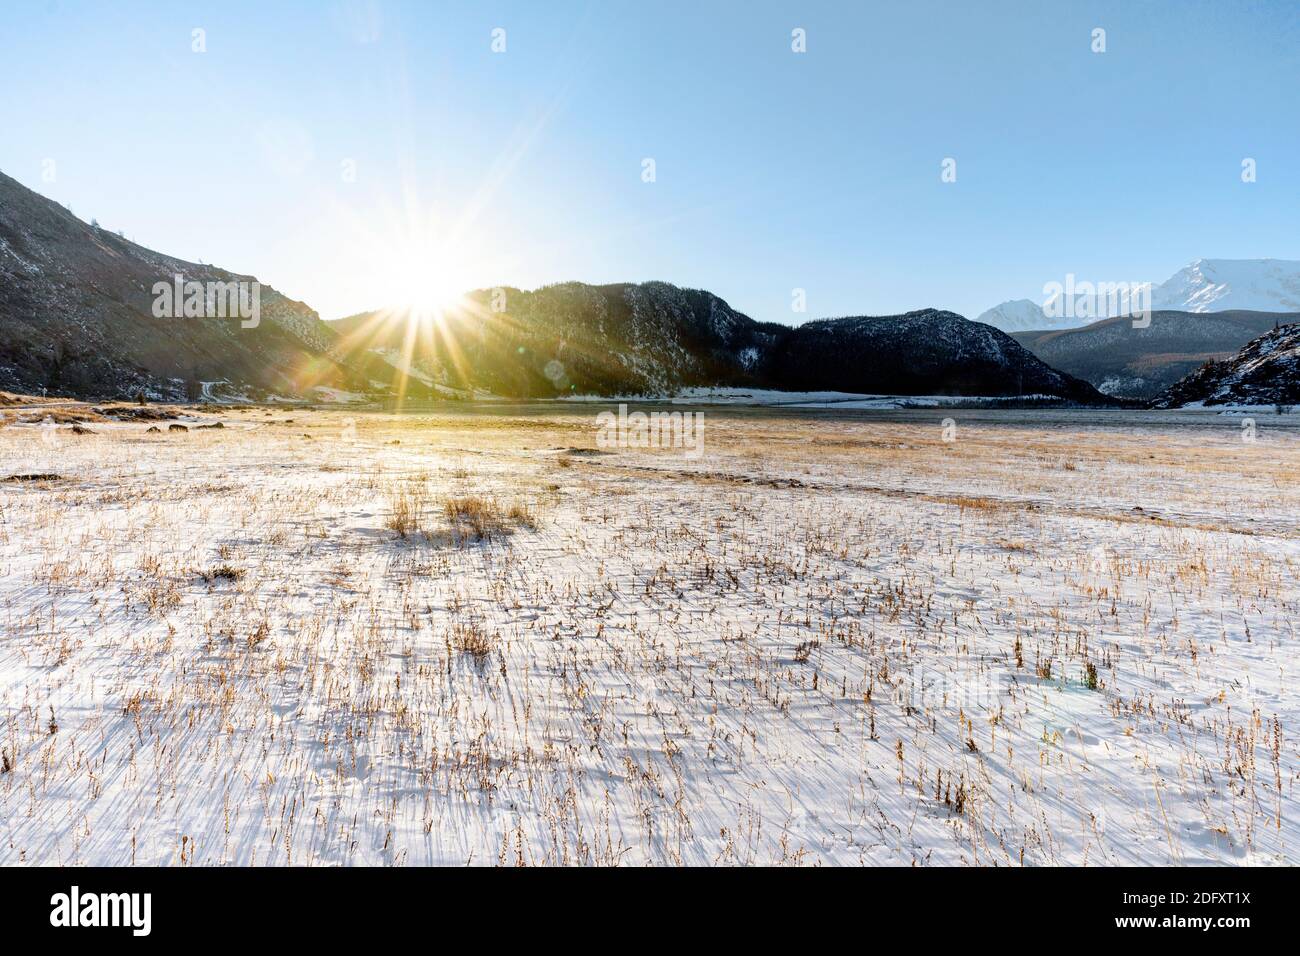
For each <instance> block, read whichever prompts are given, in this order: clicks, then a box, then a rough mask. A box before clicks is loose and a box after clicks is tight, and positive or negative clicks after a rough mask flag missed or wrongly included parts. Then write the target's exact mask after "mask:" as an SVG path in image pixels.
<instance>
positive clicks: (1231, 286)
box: [1151, 259, 1300, 312]
mask: <svg viewBox="0 0 1300 956" xmlns="http://www.w3.org/2000/svg"><path fill="white" fill-rule="evenodd" d="M1151 305H1152V308H1154V309H1177V310H1180V311H1185V312H1226V311H1229V310H1234V309H1250V310H1252V311H1256V312H1300V262H1296V261H1295V260H1290V259H1197V260H1196V261H1195V262H1193V263H1192V264H1191V265H1189V266H1187V267H1186V268H1184V269H1179V270H1178V271H1177V272H1175V273H1174V274H1173V276H1171V277H1170V278H1169V279H1167V280H1166V281H1165V282H1163V283H1161V284H1160V285H1159V286H1157V287H1156V288H1155V290H1154V291H1153V292H1152V295H1151Z"/></svg>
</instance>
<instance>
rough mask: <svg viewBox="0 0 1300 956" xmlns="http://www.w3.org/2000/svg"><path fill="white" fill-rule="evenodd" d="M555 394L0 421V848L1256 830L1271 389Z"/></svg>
mask: <svg viewBox="0 0 1300 956" xmlns="http://www.w3.org/2000/svg"><path fill="white" fill-rule="evenodd" d="M594 416H595V410H594V409H593V410H591V411H586V410H585V409H583V408H580V407H562V406H555V405H552V406H550V407H549V408H548V409H543V410H539V411H537V412H536V413H532V414H520V413H516V412H515V411H506V412H502V411H496V412H479V413H476V412H474V411H473V410H467V411H464V412H455V413H447V414H439V415H425V416H408V417H406V418H399V417H396V416H392V415H382V414H367V413H363V412H357V411H355V410H343V409H340V410H337V411H314V412H313V411H309V410H305V409H292V410H276V411H273V412H272V411H266V410H264V409H255V408H245V409H238V410H231V411H230V412H228V413H226V414H225V416H224V421H225V426H226V427H225V428H223V429H211V430H203V431H198V430H192V431H190V432H188V433H179V432H175V433H173V432H168V431H167V430H166V424H165V423H164V424H163V425H162V426H161V427H162V429H163V431H162V432H161V433H158V434H150V433H146V431H145V429H146V427H147V425H148V424H149V423H147V422H146V423H140V424H107V423H95V424H92V426H91V427H92V428H93V429H94V434H83V435H73V434H71V433H70V431H68V429H67V428H66V427H61V428H57V429H52V428H49V427H46V428H39V427H36V426H30V425H10V426H9V427H5V428H0V455H2V456H3V457H2V459H0V461H2V465H0V479H4V480H0V627H2V628H3V641H0V759H2V765H0V770H2V771H3V772H0V863H3V864H18V863H36V864H129V863H138V864H193V865H211V864H241V865H247V864H258V865H262V864H271V865H284V864H295V865H297V864H303V865H306V864H397V865H415V864H427V863H447V864H464V863H470V864H498V863H505V864H515V863H518V862H522V863H527V864H646V863H653V864H706V863H722V864H727V863H786V864H817V863H822V864H863V863H865V864H899V865H911V864H996V865H1011V866H1017V865H1021V864H1090V865H1096V864H1168V863H1173V864H1187V865H1191V864H1208V863H1263V864H1295V863H1297V862H1300V833H1297V823H1296V811H1297V799H1296V793H1295V786H1296V782H1297V774H1298V773H1300V759H1298V757H1300V753H1298V750H1300V689H1298V688H1297V685H1296V677H1297V676H1298V675H1297V633H1296V632H1297V627H1298V626H1300V625H1297V621H1300V537H1298V536H1297V527H1296V525H1297V516H1300V431H1298V430H1297V428H1296V424H1295V422H1294V416H1289V417H1288V419H1289V423H1282V422H1279V423H1277V424H1275V423H1273V422H1272V421H1270V419H1269V418H1268V417H1267V416H1265V415H1261V416H1260V418H1259V420H1258V426H1257V429H1256V430H1255V431H1254V432H1253V433H1252V434H1251V437H1253V438H1254V439H1255V440H1254V441H1243V431H1242V429H1241V426H1240V423H1239V422H1237V421H1235V420H1232V419H1224V418H1222V417H1220V416H1216V415H1212V414H1209V413H1191V412H1185V413H1178V414H1171V413H1162V414H1152V415H1144V414H1141V413H1126V412H1091V413H1078V414H1077V415H1076V414H1073V413H1068V412H1060V411H1055V412H1042V413H1037V412H994V411H987V410H985V411H980V412H970V413H967V412H962V411H952V410H937V409H936V410H928V411H926V410H918V411H911V412H891V413H880V414H873V413H867V412H862V413H857V414H848V415H836V414H834V413H830V412H826V413H816V412H811V411H805V412H802V413H790V412H786V411H770V410H755V409H748V410H743V411H731V410H727V409H719V410H717V411H714V410H709V411H707V412H706V413H705V430H704V441H705V453H704V454H703V456H702V457H700V458H698V459H693V460H692V459H687V458H686V457H684V456H683V454H682V452H681V451H680V450H678V451H674V450H656V449H635V450H634V449H627V450H615V451H612V452H607V453H598V452H597V451H596V450H595V448H594V446H595V439H596V424H595V418H594ZM944 416H949V417H951V418H953V419H955V421H956V431H955V433H954V432H953V431H952V429H951V427H950V428H949V429H948V430H947V431H945V430H944V427H943V425H942V422H941V418H942V417H944ZM945 437H947V438H951V439H953V440H952V441H945V440H944V439H945ZM38 475H45V476H47V477H45V478H43V479H35V478H31V477H30V476H38ZM11 476H28V477H27V478H25V479H23V480H12V479H11ZM54 476H57V477H54Z"/></svg>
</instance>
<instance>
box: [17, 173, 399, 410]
mask: <svg viewBox="0 0 1300 956" xmlns="http://www.w3.org/2000/svg"><path fill="white" fill-rule="evenodd" d="M177 274H180V275H182V276H183V277H184V279H185V280H186V281H195V282H202V283H205V284H206V283H209V282H218V283H229V282H244V283H251V282H254V281H256V280H255V279H254V278H253V277H252V276H243V275H237V274H235V273H231V272H227V271H226V270H224V269H217V268H215V267H213V266H208V265H203V264H201V263H195V262H186V261H184V260H181V259H175V258H172V257H170V256H165V255H162V254H160V253H157V252H153V251H152V250H149V249H146V248H144V247H142V246H138V245H136V244H135V243H133V242H128V241H127V240H126V239H123V238H122V237H121V236H118V235H115V234H114V233H111V232H109V231H107V230H105V229H101V228H99V227H98V226H96V225H93V224H87V223H85V222H83V221H82V220H80V219H78V218H77V217H76V216H74V215H73V214H72V213H71V212H69V211H68V210H67V209H65V208H63V207H62V206H60V205H59V204H58V203H55V202H53V201H51V200H49V199H46V198H45V197H43V196H41V195H39V194H37V193H35V192H33V191H31V190H30V189H27V188H26V187H24V186H23V185H22V184H20V183H19V182H17V181H16V180H14V179H12V178H10V177H8V176H6V175H4V174H3V173H0V389H2V390H6V391H14V392H28V393H32V392H40V391H41V390H42V389H46V390H48V391H49V392H50V393H51V394H68V395H80V396H90V397H110V396H132V395H135V394H137V393H144V394H146V395H149V396H151V397H153V398H156V399H182V398H186V397H189V398H194V397H197V395H198V394H199V393H200V385H199V383H201V382H208V383H212V382H221V381H225V382H229V383H231V384H232V385H233V386H234V387H235V388H237V389H251V390H252V391H253V392H254V393H256V392H259V391H260V392H273V393H281V394H302V393H304V392H306V391H307V390H308V389H310V388H311V387H312V386H315V385H330V386H335V387H339V388H344V389H362V388H365V387H367V386H368V384H369V382H370V380H371V374H370V373H371V372H374V371H375V370H376V369H379V368H380V367H381V366H382V367H383V368H387V366H383V363H378V362H374V361H373V357H366V358H364V359H363V360H362V361H360V362H356V361H348V360H345V359H342V358H340V357H339V356H336V355H334V354H333V353H332V348H333V346H334V344H335V343H336V341H337V339H338V333H336V332H335V331H334V330H333V329H332V328H330V326H328V325H326V324H325V323H324V322H322V321H321V320H320V318H319V316H317V315H316V313H315V312H313V311H312V310H311V309H310V308H308V307H307V306H306V305H304V304H303V303H301V302H297V301H294V300H293V299H290V298H288V297H286V296H284V295H281V294H280V293H279V292H277V291H276V290H275V289H273V288H271V287H270V286H266V285H262V286H261V287H260V295H259V299H258V301H259V302H260V316H259V320H260V321H259V322H258V324H257V326H256V327H255V328H247V327H244V324H245V323H244V321H243V320H241V319H240V318H238V317H234V318H226V319H215V318H176V317H173V316H172V315H171V314H170V313H168V314H167V315H165V316H164V317H161V318H160V317H158V316H156V315H155V314H154V311H155V310H154V306H155V304H156V296H155V294H154V285H155V283H159V282H164V283H167V284H168V285H171V284H172V283H173V282H174V277H175V276H176V275H177ZM248 288H249V290H250V300H249V304H251V301H252V300H251V287H248ZM388 371H390V372H391V368H389V369H388Z"/></svg>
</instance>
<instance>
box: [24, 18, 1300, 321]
mask: <svg viewBox="0 0 1300 956" xmlns="http://www.w3.org/2000/svg"><path fill="white" fill-rule="evenodd" d="M1096 27H1101V28H1104V29H1105V30H1106V52H1105V53H1094V52H1093V51H1092V45H1093V39H1092V31H1093V29H1094V28H1096ZM195 28H201V29H203V30H204V31H205V34H204V39H205V42H206V52H202V53H196V52H193V50H192V47H193V45H194V39H193V33H192V31H193V30H194V29H195ZM495 28H502V29H504V30H505V52H502V53H495V52H493V50H492V42H493V38H492V31H493V30H494V29H495ZM795 28H802V29H804V30H806V36H807V52H805V53H795V52H793V51H792V49H791V42H792V41H791V31H792V30H793V29H795ZM1298 101H1300V4H1298V3H1296V2H1294V0H1286V2H1277V3H1267V2H1256V3H1251V2H1231V0H1218V2H1196V0H1177V2H1133V0H1122V2H1116V3H1090V2H1064V0H1062V2H1051V0H1025V2H1020V3H1010V2H1008V3H998V2H979V3H975V2H966V0H960V2H959V0H950V2H917V0H912V2H906V3H903V2H899V3H869V2H866V0H860V2H843V3H829V2H827V3H807V2H805V3H777V2H752V0H751V2H745V3H741V2H722V0H691V2H672V0H668V2H662V0H656V2H624V0H591V2H562V0H546V2H544V3H543V2H539V0H530V2H520V3H491V2H489V3H468V2H457V3H449V2H435V0H412V2H409V3H396V2H394V3H389V2H379V0H375V2H368V0H347V2H335V3H330V2H326V0H318V2H300V3H287V2H278V0H259V2H254V3H243V2H234V0H220V2H208V3H175V2H172V3H157V4H151V3H137V2H114V3H102V2H98V3H89V2H87V3H74V2H68V0H49V2H39V0H34V2H22V3H17V2H6V3H5V6H4V11H3V16H0V104H2V105H0V170H2V171H4V172H6V173H8V174H9V175H11V176H13V177H15V178H16V179H18V180H19V181H21V182H22V183H24V184H26V185H28V186H30V187H32V188H34V189H36V190H38V191H39V192H41V193H43V194H44V195H47V196H50V197H52V198H54V199H56V200H58V201H60V202H64V203H67V204H68V205H70V206H71V208H72V209H73V211H74V212H76V213H77V214H78V215H80V216H82V217H83V218H85V219H90V218H91V217H94V218H97V219H98V220H99V222H100V223H101V224H102V225H104V226H106V227H109V228H112V229H115V230H116V229H122V230H123V231H124V232H125V233H126V235H127V236H128V237H129V238H132V239H134V240H135V241H137V242H139V243H142V244H143V245H146V246H149V247H151V248H154V249H158V250H159V251H162V252H166V253H169V254H172V255H177V256H180V257H182V258H187V259H201V260H203V261H205V262H211V263H215V264H217V265H220V266H223V267H226V268H229V269H233V270H235V271H239V272H246V273H252V274H255V275H257V276H258V277H259V278H260V279H262V280H263V281H264V282H267V283H269V284H271V285H273V286H275V287H276V288H278V289H280V290H281V291H283V292H285V293H286V294H289V295H291V296H294V297H296V298H300V299H303V300H304V301H306V302H308V303H309V304H310V305H312V306H313V307H315V308H316V309H317V310H319V311H320V313H321V314H322V316H324V317H325V318H334V317H337V316H341V315H346V314H348V313H351V312H355V311H360V310H363V309H367V308H372V307H378V306H380V305H385V304H389V303H391V302H394V301H397V300H398V299H400V298H402V297H403V296H406V295H409V294H412V290H415V291H416V292H418V288H419V287H420V286H422V285H429V286H434V287H438V288H443V287H449V286H450V287H463V288H466V289H468V288H475V287H488V286H495V285H513V286H519V287H524V288H532V287H535V286H537V285H541V284H545V283H549V282H557V281H564V280H570V279H576V280H582V281H587V282H614V281H642V280H648V279H663V280H666V281H670V282H673V283H676V284H678V285H687V286H695V287H701V288H707V289H709V290H710V291H712V292H715V293H716V294H718V295H720V296H722V297H723V298H725V299H727V300H728V301H729V302H730V303H731V304H732V305H733V306H734V307H736V308H739V309H741V310H742V311H744V312H747V313H748V314H749V315H751V316H752V317H754V318H756V319H760V320H774V321H783V322H798V321H803V320H805V319H808V318H813V317H821V316H836V315H861V314H885V313H893V312H902V311H906V310H908V309H914V308H922V307H927V306H934V307H940V308H949V309H953V310H954V311H958V312H961V313H963V314H965V315H968V316H970V317H972V318H973V317H974V316H975V315H976V314H978V313H979V312H980V311H982V310H983V309H985V308H987V307H989V306H991V305H994V304H996V303H997V302H999V301H1001V300H1003V299H1008V298H1017V297H1031V298H1033V297H1038V296H1039V295H1040V292H1041V288H1042V285H1043V284H1044V283H1045V282H1048V281H1051V280H1058V281H1059V280H1063V278H1064V276H1065V274H1066V273H1067V272H1073V273H1075V274H1076V275H1077V276H1078V277H1079V278H1080V279H1090V280H1094V281H1147V280H1154V281H1160V280H1163V279H1164V278H1166V277H1168V275H1169V274H1170V273H1172V272H1173V271H1175V270H1176V269H1178V268H1180V267H1181V266H1183V265H1185V264H1186V263H1187V262H1188V261H1190V260H1192V259H1194V258H1198V257H1202V256H1203V257H1209V258H1255V257H1266V256H1267V257H1274V258H1291V259H1296V258H1300V105H1298ZM948 157H951V158H953V159H955V160H956V164H957V165H956V171H957V181H956V182H953V183H945V182H942V181H941V170H942V167H941V164H942V163H943V161H944V159H945V158H948ZM1247 157H1249V158H1252V159H1254V160H1255V161H1256V164H1257V181H1256V182H1254V183H1249V184H1248V183H1243V182H1242V181H1241V164H1242V160H1243V158H1247ZM646 158H652V159H653V160H654V161H655V170H654V172H655V181H654V182H644V181H643V160H644V159H646ZM46 160H53V161H54V165H53V174H54V178H53V181H48V180H47V179H46V178H45V173H46V171H47V170H48V169H50V167H48V166H47V165H45V161H46ZM347 161H351V162H352V163H354V164H355V165H354V166H353V167H348V168H354V169H355V179H354V181H349V178H348V176H347V175H346V168H345V162H347ZM796 288H801V289H804V290H806V299H807V313H806V314H802V315H801V314H796V313H794V312H792V309H791V302H792V290H793V289H796Z"/></svg>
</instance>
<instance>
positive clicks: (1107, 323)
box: [1012, 311, 1298, 398]
mask: <svg viewBox="0 0 1300 956" xmlns="http://www.w3.org/2000/svg"><path fill="white" fill-rule="evenodd" d="M1297 318H1298V317H1297V316H1296V315H1294V314H1291V313H1282V314H1279V313H1275V312H1241V311H1233V312H1210V313H1195V312H1172V311H1161V312H1153V313H1152V314H1151V324H1150V325H1149V326H1147V327H1145V328H1135V327H1134V326H1133V321H1132V320H1131V319H1130V318H1128V317H1126V316H1122V317H1119V318H1113V319H1103V320H1102V321H1100V322H1094V323H1092V324H1091V325H1085V326H1084V327H1083V328H1078V329H1064V330H1047V331H1034V332H1016V333H1014V334H1013V336H1012V337H1013V338H1014V339H1015V340H1016V341H1017V342H1019V343H1020V344H1021V345H1023V346H1025V348H1027V349H1029V351H1031V352H1033V353H1034V354H1035V355H1037V356H1038V357H1039V358H1040V359H1042V360H1043V361H1044V362H1046V363H1048V364H1049V365H1051V366H1052V367H1053V368H1058V369H1060V370H1061V371H1063V372H1068V373H1069V374H1071V375H1075V376H1077V377H1079V378H1081V379H1083V380H1084V381H1087V382H1090V383H1092V384H1093V385H1095V386H1096V387H1097V388H1098V389H1100V390H1101V391H1102V392H1104V393H1105V394H1107V395H1115V396H1124V397H1128V398H1153V397H1154V396H1155V395H1156V394H1158V393H1159V392H1160V391H1161V390H1163V389H1165V388H1168V387H1169V386H1170V385H1172V384H1173V383H1174V382H1176V381H1178V380H1179V379H1180V378H1182V377H1183V376H1184V375H1186V374H1188V373H1189V372H1191V371H1193V370H1195V369H1196V368H1198V367H1200V366H1201V365H1202V364H1204V363H1205V362H1207V361H1211V360H1217V359H1226V358H1230V357H1231V356H1233V355H1235V354H1236V352H1237V350H1238V349H1240V348H1241V347H1242V346H1243V345H1245V344H1246V343H1247V342H1249V341H1250V340H1251V339H1253V338H1255V337H1256V336H1258V335H1261V334H1263V333H1264V332H1266V331H1268V330H1269V329H1272V328H1273V327H1274V326H1275V325H1277V324H1279V323H1286V322H1294V321H1296V319H1297Z"/></svg>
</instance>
